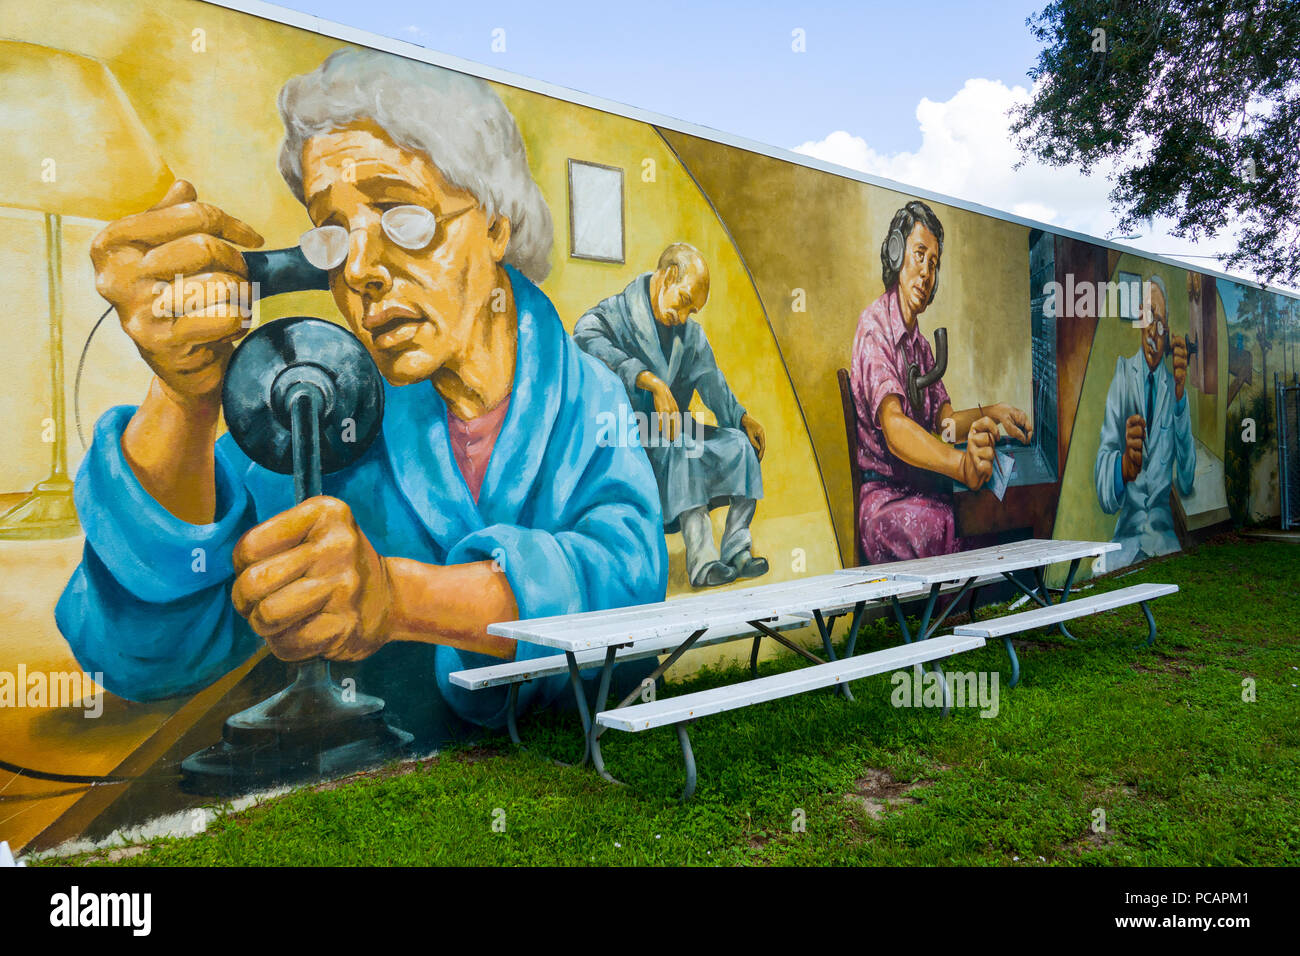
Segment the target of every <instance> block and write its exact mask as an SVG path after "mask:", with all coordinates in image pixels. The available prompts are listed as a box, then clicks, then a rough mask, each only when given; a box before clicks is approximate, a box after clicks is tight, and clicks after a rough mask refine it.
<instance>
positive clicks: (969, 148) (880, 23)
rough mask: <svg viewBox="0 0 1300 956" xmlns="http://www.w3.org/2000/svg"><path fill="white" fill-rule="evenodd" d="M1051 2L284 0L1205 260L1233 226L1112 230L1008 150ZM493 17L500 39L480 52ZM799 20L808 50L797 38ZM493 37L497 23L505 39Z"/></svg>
mask: <svg viewBox="0 0 1300 956" xmlns="http://www.w3.org/2000/svg"><path fill="white" fill-rule="evenodd" d="M1045 4H1046V0H1035V2H1022V0H986V2H945V0H932V2H929V3H906V2H904V3H877V2H851V0H840V2H837V3H827V2H816V0H814V2H810V3H796V2H784V3H776V2H772V0H750V2H747V3H740V2H733V0H725V2H707V3H686V2H682V0H653V2H646V3H619V2H617V0H603V2H596V0H561V2H558V3H549V4H539V3H537V2H536V0H533V2H527V3H525V2H521V0H493V2H491V3H487V2H470V3H466V2H460V3H455V4H449V3H444V2H429V0H423V2H418V0H365V2H364V3H357V2H355V0H351V2H345V0H284V2H282V3H281V5H282V6H287V7H289V8H291V9H295V10H299V11H302V12H304V13H309V14H312V15H314V16H318V17H322V18H324V19H326V20H332V21H334V22H337V23H344V24H347V25H349V26H353V27H357V28H359V29H362V30H366V31H369V32H371V33H376V34H379V35H382V36H389V37H395V38H399V39H403V40H408V41H411V42H415V43H419V44H421V45H423V46H425V47H428V48H429V49H431V50H437V51H439V52H442V53H449V54H452V55H455V56H459V57H463V58H465V59H467V60H472V61H475V62H477V63H482V64H487V65H490V66H493V67H496V68H498V69H502V70H507V71H510V72H512V73H518V74H522V75H524V76H529V77H533V78H536V79H539V80H543V81H545V82H547V83H552V84H555V85H557V86H562V87H567V88H569V89H574V90H580V91H582V92H585V93H589V94H592V95H595V96H599V97H602V98H604V99H607V100H613V101H615V102H618V103H625V104H628V105H631V106H635V107H638V108H641V109H645V110H649V111H651V112H654V113H659V114H663V115H666V116H670V117H676V118H679V119H683V120H687V121H689V122H692V123H697V124H699V125H701V126H706V127H711V128H713V129H716V130H721V131H724V132H727V133H732V134H735V135H738V136H743V137H746V138H748V139H753V140H757V141H759V142H761V143H767V144H771V145H773V146H780V147H783V148H786V149H794V150H797V151H800V152H804V153H807V154H809V155H812V156H816V157H818V158H820V159H823V160H826V161H828V162H833V163H839V164H840V165H844V166H848V167H850V168H853V169H857V170H861V171H863V172H868V173H872V174H875V175H878V176H883V177H886V178H889V179H894V180H897V181H898V182H900V183H906V184H910V185H912V186H915V187H919V188H921V189H925V190H930V191H933V192H936V193H940V194H943V195H947V196H953V197H956V198H959V199H965V200H968V201H971V202H977V203H983V204H985V205H988V206H991V207H993V208H995V209H1000V210H1005V211H1008V212H1011V213H1014V214H1017V215H1020V216H1023V217H1025V218H1029V219H1034V220H1037V221H1040V222H1044V223H1047V224H1049V225H1052V226H1057V227H1062V228H1065V229H1071V230H1075V231H1077V232H1081V233H1084V234H1087V235H1093V236H1099V237H1103V238H1116V239H1121V240H1122V241H1124V242H1125V243H1126V244H1128V245H1131V246H1133V247H1134V248H1136V249H1138V250H1141V251H1145V252H1150V253H1156V254H1160V255H1165V256H1169V257H1172V258H1179V259H1183V260H1184V261H1186V262H1187V263H1188V264H1190V265H1193V266H1197V267H1200V268H1218V267H1219V262H1218V261H1217V259H1215V258H1213V257H1212V256H1214V255H1216V254H1222V253H1225V252H1227V251H1229V250H1230V249H1231V248H1232V247H1233V244H1234V242H1233V237H1232V236H1231V235H1220V236H1216V237H1212V238H1201V239H1199V240H1192V239H1187V238H1179V237H1175V236H1172V235H1171V234H1170V228H1171V225H1172V224H1171V223H1169V222H1164V221H1161V220H1156V222H1154V223H1152V224H1150V225H1149V226H1146V227H1144V228H1141V229H1139V230H1138V235H1137V237H1136V238H1129V239H1125V238H1124V237H1123V236H1122V235H1121V234H1119V233H1118V232H1117V230H1116V223H1117V220H1118V217H1117V216H1116V215H1115V214H1114V212H1113V211H1112V209H1111V205H1110V202H1109V199H1108V195H1109V192H1110V184H1109V183H1108V182H1107V175H1108V173H1109V172H1110V171H1111V170H1110V169H1109V168H1108V167H1103V168H1100V169H1099V170H1097V172H1096V173H1095V174H1094V175H1093V176H1091V177H1084V176H1081V175H1080V174H1079V173H1078V171H1077V170H1074V169H1068V168H1067V169H1051V168H1048V167H1044V166H1042V165H1039V164H1036V163H1027V164H1024V165H1023V166H1021V167H1020V168H1018V169H1017V168H1016V164H1017V163H1018V162H1019V161H1020V159H1021V156H1020V154H1019V152H1018V151H1017V150H1016V148H1015V146H1014V145H1013V143H1012V141H1011V137H1010V135H1009V133H1008V129H1007V127H1008V122H1009V121H1008V119H1007V111H1008V110H1009V109H1010V108H1011V107H1013V106H1015V105H1016V104H1018V103H1022V102H1024V101H1025V100H1026V99H1027V98H1028V96H1029V89H1030V81H1029V78H1028V76H1027V74H1028V71H1029V69H1030V68H1031V67H1033V66H1034V64H1035V62H1036V60H1037V54H1038V50H1039V46H1038V44H1037V42H1036V41H1035V40H1034V39H1033V37H1032V36H1031V35H1030V32H1029V28H1028V27H1027V26H1026V24H1025V20H1026V18H1027V17H1029V16H1031V15H1033V14H1034V13H1036V12H1038V10H1040V9H1041V8H1042V6H1044V5H1045ZM496 30H501V31H504V44H505V49H504V50H503V51H496V50H494V49H493V41H494V31H496ZM795 30H802V31H803V36H804V42H805V46H806V49H805V52H802V53H797V52H795V51H794V50H793V49H792V44H793V42H794V40H793V32H794V31H795ZM500 36H501V34H496V37H497V38H500Z"/></svg>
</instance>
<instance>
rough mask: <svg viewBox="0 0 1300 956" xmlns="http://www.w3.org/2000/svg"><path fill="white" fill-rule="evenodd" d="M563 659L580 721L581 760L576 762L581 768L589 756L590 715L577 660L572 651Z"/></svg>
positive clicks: (567, 652) (566, 652)
mask: <svg viewBox="0 0 1300 956" xmlns="http://www.w3.org/2000/svg"><path fill="white" fill-rule="evenodd" d="M564 657H565V659H566V660H568V662H569V687H570V688H571V689H572V690H573V700H574V703H575V704H577V707H578V718H579V719H580V720H581V721H582V739H583V747H582V759H581V760H580V761H578V766H579V767H581V766H582V765H583V764H585V763H586V762H587V758H588V757H590V756H591V724H592V721H591V715H590V714H589V713H588V711H587V695H586V694H585V693H584V692H583V689H582V672H581V670H579V668H578V658H577V657H576V656H575V655H574V653H573V651H565V652H564Z"/></svg>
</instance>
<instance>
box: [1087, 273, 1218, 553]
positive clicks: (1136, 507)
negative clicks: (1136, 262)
mask: <svg viewBox="0 0 1300 956" xmlns="http://www.w3.org/2000/svg"><path fill="white" fill-rule="evenodd" d="M1142 290H1143V305H1142V347H1141V348H1140V349H1139V350H1138V352H1137V354H1135V355H1132V356H1130V357H1128V358H1119V359H1117V360H1116V362H1115V377H1114V378H1113V379H1111V383H1110V390H1109V391H1108V392H1107V394H1106V417H1105V421H1104V422H1103V423H1102V426H1101V447H1100V449H1099V450H1098V452H1097V464H1096V468H1095V472H1094V478H1095V480H1096V485H1097V501H1098V503H1099V504H1100V505H1101V508H1102V510H1103V511H1104V512H1106V514H1114V513H1115V512H1116V511H1118V512H1119V520H1118V521H1117V522H1116V523H1115V534H1114V536H1113V537H1112V538H1111V540H1112V541H1118V542H1120V544H1121V545H1122V546H1123V547H1122V548H1121V549H1120V550H1119V551H1118V552H1116V553H1115V554H1113V555H1108V556H1107V567H1108V568H1115V567H1123V566H1125V565H1128V564H1132V563H1134V562H1136V561H1144V560H1146V559H1147V558H1151V557H1155V556H1157V555H1161V554H1168V553H1169V552H1171V551H1177V550H1178V547H1179V544H1178V536H1177V534H1176V533H1175V531H1174V516H1173V509H1172V507H1171V505H1170V498H1169V490H1170V487H1171V486H1173V485H1174V484H1175V480H1176V482H1177V488H1178V493H1179V494H1180V495H1183V496H1184V497H1186V496H1187V495H1190V494H1191V493H1192V487H1193V481H1194V480H1195V478H1196V444H1195V442H1194V441H1193V440H1192V418H1191V411H1190V409H1189V407H1188V406H1189V403H1188V399H1187V337H1186V336H1183V335H1172V334H1171V332H1170V329H1169V306H1168V302H1169V299H1168V296H1167V295H1166V292H1165V283H1164V280H1163V279H1162V278H1160V276H1158V275H1153V276H1151V277H1150V278H1148V279H1147V280H1146V281H1145V282H1144V283H1142ZM1168 352H1172V355H1173V361H1172V365H1173V370H1172V371H1171V370H1170V369H1169V368H1167V367H1166V365H1165V355H1166V353H1168ZM1175 475H1176V476H1177V477H1176V479H1175Z"/></svg>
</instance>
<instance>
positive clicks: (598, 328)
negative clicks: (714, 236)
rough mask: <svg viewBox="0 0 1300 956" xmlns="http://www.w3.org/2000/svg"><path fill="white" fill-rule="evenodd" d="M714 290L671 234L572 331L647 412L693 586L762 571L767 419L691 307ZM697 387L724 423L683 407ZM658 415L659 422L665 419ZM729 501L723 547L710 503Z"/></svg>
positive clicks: (667, 513)
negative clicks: (652, 262) (755, 525)
mask: <svg viewBox="0 0 1300 956" xmlns="http://www.w3.org/2000/svg"><path fill="white" fill-rule="evenodd" d="M708 298H709V269H708V266H707V265H706V264H705V262H704V258H703V257H702V256H701V255H700V253H699V251H698V250H697V249H695V248H694V247H693V246H690V245H687V244H686V243H680V242H679V243H674V244H673V245H671V246H669V247H668V248H667V249H665V250H664V251H663V254H662V255H660V257H659V264H658V266H657V267H656V268H655V271H654V272H652V273H651V272H647V273H644V274H642V275H639V276H637V277H636V278H635V279H633V280H632V281H631V282H630V283H629V284H628V286H627V288H625V289H624V290H623V291H622V292H620V293H619V294H618V295H614V296H610V297H609V298H608V299H605V300H604V301H603V302H601V303H600V304H599V305H596V306H595V307H593V308H592V309H591V310H590V311H589V312H587V313H586V314H585V315H584V316H582V318H580V319H579V320H578V323H577V325H576V326H575V328H574V330H573V337H574V339H575V340H576V341H577V343H578V345H579V346H580V347H581V348H583V349H584V350H585V351H587V352H589V353H590V354H592V355H594V356H595V357H596V358H598V359H600V360H601V361H602V362H604V363H605V364H606V365H607V366H609V367H610V368H611V369H612V370H613V371H614V372H615V374H617V375H618V377H619V378H620V379H622V381H623V384H624V386H626V388H627V393H628V397H629V398H630V399H631V401H632V406H633V408H635V409H636V411H637V412H638V413H640V415H641V416H643V417H644V420H646V421H648V422H651V428H650V429H649V430H648V431H649V434H643V435H642V436H641V440H642V442H643V444H644V445H645V450H646V454H647V455H648V456H649V458H650V464H651V466H652V467H653V468H654V473H655V478H656V479H657V480H658V482H659V497H660V501H661V503H662V505H663V513H664V530H665V531H666V532H667V533H669V534H671V533H673V532H675V531H677V530H679V529H680V530H681V532H682V537H683V539H684V541H685V545H686V569H687V576H688V578H689V580H690V582H691V586H692V587H697V588H699V587H711V586H714V585H719V584H727V583H729V582H731V581H733V580H735V579H736V578H737V577H747V578H749V577H758V576H760V575H763V574H766V573H767V569H768V565H767V560H766V559H765V558H758V557H754V556H753V554H752V553H751V550H750V549H751V543H752V542H751V537H750V533H749V524H750V521H752V520H753V517H754V510H755V508H756V507H757V504H758V499H759V498H761V497H763V477H762V473H761V471H760V469H759V461H760V460H762V457H763V450H764V447H765V445H766V436H765V435H764V432H763V427H762V426H761V425H760V424H759V423H758V422H756V421H755V420H754V418H753V416H751V415H750V414H749V413H748V412H746V411H745V409H744V407H742V406H741V404H740V403H739V402H738V401H737V400H736V396H735V395H734V394H733V393H732V391H731V388H730V387H729V386H728V385H727V380H726V378H725V377H724V376H723V374H722V371H721V370H720V369H719V368H718V363H717V361H716V360H715V359H714V357H713V350H712V349H711V348H710V347H709V340H708V338H707V337H706V336H705V334H704V329H703V327H702V326H701V325H700V323H699V322H697V321H694V320H692V318H691V316H692V315H694V314H695V313H696V312H698V311H699V310H700V309H702V308H703V307H704V303H705V302H706V301H708ZM696 391H698V392H699V394H700V398H701V399H702V400H703V402H704V404H705V405H706V406H707V407H708V409H709V410H710V411H711V412H713V414H714V415H715V416H716V417H717V420H718V425H717V427H714V426H712V425H705V424H701V423H698V422H696V421H695V419H694V418H693V416H692V415H691V413H690V412H689V411H688V410H687V409H688V407H689V406H690V403H691V398H692V396H693V395H694V394H695V392H696ZM659 423H662V425H663V427H660V424H659ZM722 505H727V506H728V508H727V523H726V527H725V530H724V531H723V534H722V542H721V547H720V548H719V546H718V545H716V544H715V543H714V540H713V525H712V523H711V522H710V520H709V511H710V510H712V509H713V508H717V507H720V506H722Z"/></svg>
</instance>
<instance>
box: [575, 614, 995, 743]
mask: <svg viewBox="0 0 1300 956" xmlns="http://www.w3.org/2000/svg"><path fill="white" fill-rule="evenodd" d="M983 646H984V639H983V638H981V637H956V636H953V635H948V636H945V637H935V638H931V639H930V640H928V641H917V642H916V643H914V644H904V645H902V646H900V647H890V648H886V649H885V650H881V651H872V652H871V653H869V654H862V655H859V656H857V657H850V658H848V659H847V660H842V661H832V662H830V663H827V664H816V665H814V666H812V667H803V668H800V669H799V670H795V671H787V672H785V673H783V674H773V675H772V676H770V677H760V678H757V679H756V680H748V681H744V682H742V683H739V684H728V685H727V686H725V687H715V688H713V689H711V690H704V691H698V692H697V693H694V694H685V695H683V696H681V697H667V698H663V699H661V700H656V701H652V702H650V703H647V704H633V705H631V706H629V707H620V708H618V709H616V710H606V711H601V712H600V713H599V714H597V715H596V723H598V724H599V725H601V726H602V727H609V728H611V729H614V730H628V731H633V732H635V731H640V730H649V729H650V728H652V727H662V726H664V725H666V724H675V723H679V722H680V721H683V720H695V719H696V718H699V717H707V716H709V715H710V714H718V713H722V712H723V711H727V710H735V709H737V708H739V707H748V706H750V705H751V704H758V703H762V702H763V701H768V700H776V699H778V698H781V697H792V696H794V695H795V694H802V693H804V692H806V691H810V690H817V689H818V688H821V687H830V686H833V685H835V684H842V683H845V682H846V681H851V680H857V679H858V678H861V677H869V676H871V675H872V674H881V673H884V672H885V671H891V670H897V669H898V668H902V667H909V666H911V665H912V664H921V663H924V662H925V661H932V660H938V659H939V658H943V657H947V656H949V655H951V654H958V653H961V652H962V651H969V650H972V649H974V648H977V647H983Z"/></svg>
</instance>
